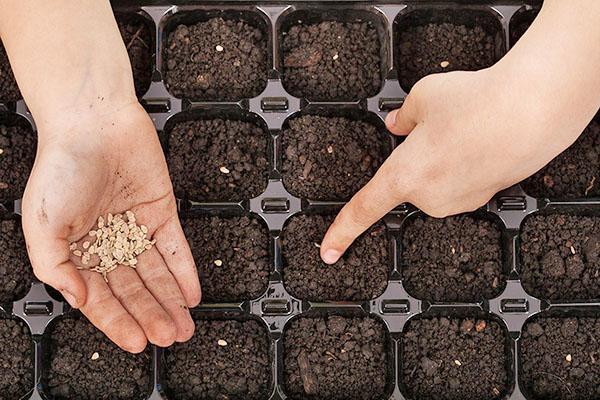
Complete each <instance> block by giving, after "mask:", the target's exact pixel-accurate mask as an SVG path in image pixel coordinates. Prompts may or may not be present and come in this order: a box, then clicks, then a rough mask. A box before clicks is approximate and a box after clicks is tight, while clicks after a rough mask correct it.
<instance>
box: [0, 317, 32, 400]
mask: <svg viewBox="0 0 600 400" xmlns="http://www.w3.org/2000/svg"><path fill="white" fill-rule="evenodd" d="M0 342H2V345H1V346H0V400H15V399H20V398H21V397H22V396H24V395H25V394H26V393H27V392H29V391H31V390H33V384H34V383H33V342H32V340H31V336H30V333H29V330H28V329H27V326H26V325H25V323H23V322H20V321H17V320H13V319H0Z"/></svg>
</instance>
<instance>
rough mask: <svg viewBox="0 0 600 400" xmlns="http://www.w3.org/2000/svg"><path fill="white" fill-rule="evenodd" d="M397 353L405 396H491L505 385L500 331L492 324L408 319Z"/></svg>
mask: <svg viewBox="0 0 600 400" xmlns="http://www.w3.org/2000/svg"><path fill="white" fill-rule="evenodd" d="M402 352H403V353H402V354H403V362H402V364H401V368H402V370H401V371H400V374H401V380H402V385H403V387H404V388H405V390H406V393H405V394H407V395H408V396H409V397H410V398H413V399H422V400H425V399H431V400H434V399H435V400H467V399H468V400H492V399H499V398H501V395H502V394H504V393H505V392H507V391H508V389H509V388H508V386H509V377H508V374H507V370H506V363H507V357H508V353H507V348H506V333H505V331H504V330H503V328H502V327H501V326H500V324H498V323H497V322H494V321H484V320H477V319H458V318H456V319H454V318H453V319H448V318H443V317H442V318H433V319H416V320H411V321H410V322H409V325H408V329H405V334H404V336H403V337H402Z"/></svg>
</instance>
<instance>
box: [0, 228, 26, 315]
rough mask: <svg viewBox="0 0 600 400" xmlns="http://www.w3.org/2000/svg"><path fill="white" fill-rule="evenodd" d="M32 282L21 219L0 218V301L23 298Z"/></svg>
mask: <svg viewBox="0 0 600 400" xmlns="http://www.w3.org/2000/svg"><path fill="white" fill-rule="evenodd" d="M32 282H33V271H32V269H31V264H29V257H28V256H27V247H26V246H25V238H24V237H23V231H22V229H21V221H20V220H18V219H4V220H3V219H0V303H7V302H11V301H15V300H18V299H21V298H23V296H25V295H26V294H27V292H28V291H29V288H30V287H31V283H32Z"/></svg>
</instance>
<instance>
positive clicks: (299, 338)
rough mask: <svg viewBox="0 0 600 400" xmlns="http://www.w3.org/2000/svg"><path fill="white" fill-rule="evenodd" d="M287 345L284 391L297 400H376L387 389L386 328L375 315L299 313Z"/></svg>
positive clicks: (290, 327) (285, 340)
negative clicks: (371, 316)
mask: <svg viewBox="0 0 600 400" xmlns="http://www.w3.org/2000/svg"><path fill="white" fill-rule="evenodd" d="M283 346H284V349H285V351H284V373H283V379H284V382H283V384H284V387H283V390H284V392H285V393H286V394H287V395H288V396H289V397H290V399H292V400H299V399H306V398H307V395H309V396H310V397H309V398H310V399H327V400H342V399H344V400H375V399H381V398H383V397H384V395H385V394H386V388H387V383H388V376H387V375H388V359H387V351H386V337H385V328H384V327H383V324H382V323H381V322H379V321H377V320H375V319H373V318H357V317H353V318H349V317H340V316H328V317H324V318H313V317H300V318H297V319H294V320H293V321H291V322H290V323H289V324H288V327H287V328H286V330H285V331H284V334H283ZM307 389H308V390H307Z"/></svg>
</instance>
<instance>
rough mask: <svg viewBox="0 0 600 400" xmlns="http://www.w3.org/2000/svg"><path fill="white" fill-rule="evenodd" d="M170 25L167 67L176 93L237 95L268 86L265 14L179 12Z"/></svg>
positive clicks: (200, 97)
mask: <svg viewBox="0 0 600 400" xmlns="http://www.w3.org/2000/svg"><path fill="white" fill-rule="evenodd" d="M165 31H166V32H167V36H166V44H165V50H164V53H163V57H164V61H163V67H162V69H163V74H164V77H165V84H166V86H167V89H168V90H169V91H170V92H171V94H173V95H174V96H175V97H180V98H187V99H190V100H216V101H234V100H240V99H243V98H250V97H255V96H258V95H259V94H260V93H261V92H262V91H263V90H264V89H265V87H266V86H267V71H268V67H269V58H270V56H269V53H268V44H269V36H268V35H269V33H268V32H269V28H268V24H267V22H266V21H265V19H264V17H263V16H262V15H261V14H259V13H257V12H252V11H240V12H238V11H221V12H202V11H199V12H194V13H176V14H174V16H172V17H171V19H170V20H167V26H166V28H165Z"/></svg>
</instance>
